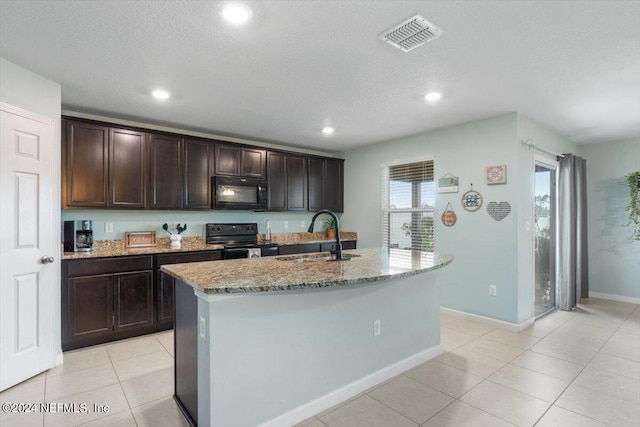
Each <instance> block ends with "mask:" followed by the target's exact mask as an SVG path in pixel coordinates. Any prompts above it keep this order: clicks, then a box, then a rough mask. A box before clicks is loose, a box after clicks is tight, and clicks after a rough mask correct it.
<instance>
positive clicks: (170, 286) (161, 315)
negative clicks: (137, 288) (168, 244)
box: [156, 250, 222, 325]
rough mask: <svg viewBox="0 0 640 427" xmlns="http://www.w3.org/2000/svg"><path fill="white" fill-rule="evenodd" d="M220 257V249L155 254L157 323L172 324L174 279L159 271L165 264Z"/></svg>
mask: <svg viewBox="0 0 640 427" xmlns="http://www.w3.org/2000/svg"><path fill="white" fill-rule="evenodd" d="M221 259H222V251H219V250H218V251H199V252H183V253H173V254H158V255H156V269H157V271H156V273H157V275H156V283H157V285H158V286H156V289H157V300H158V301H157V307H158V309H157V318H156V321H157V322H158V324H159V325H162V324H168V325H173V316H174V287H175V279H174V278H173V277H172V276H170V275H168V274H165V273H163V272H162V271H160V267H162V266H163V265H167V264H181V263H187V262H201V261H218V260H221Z"/></svg>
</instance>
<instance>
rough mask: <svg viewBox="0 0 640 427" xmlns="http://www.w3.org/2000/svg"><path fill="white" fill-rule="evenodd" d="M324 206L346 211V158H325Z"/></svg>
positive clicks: (335, 210) (336, 210)
mask: <svg viewBox="0 0 640 427" xmlns="http://www.w3.org/2000/svg"><path fill="white" fill-rule="evenodd" d="M324 186H325V187H324V194H325V196H324V206H325V208H326V209H329V210H331V211H334V212H344V192H343V188H344V160H339V159H325V173H324Z"/></svg>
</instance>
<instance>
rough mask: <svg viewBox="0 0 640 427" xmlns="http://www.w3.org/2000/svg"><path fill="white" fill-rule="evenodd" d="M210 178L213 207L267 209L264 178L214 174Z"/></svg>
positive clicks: (265, 181)
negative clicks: (211, 181)
mask: <svg viewBox="0 0 640 427" xmlns="http://www.w3.org/2000/svg"><path fill="white" fill-rule="evenodd" d="M212 180H213V185H212V188H213V197H212V199H213V208H214V209H244V210H254V211H264V210H266V209H267V180H266V179H257V178H240V177H231V176H214V177H213V178H212Z"/></svg>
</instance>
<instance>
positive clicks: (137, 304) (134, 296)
mask: <svg viewBox="0 0 640 427" xmlns="http://www.w3.org/2000/svg"><path fill="white" fill-rule="evenodd" d="M114 286H115V288H114V294H115V301H114V320H113V321H114V324H113V327H114V330H116V331H119V330H123V329H131V328H140V327H144V326H151V325H153V323H154V322H153V272H152V271H141V272H135V273H121V274H115V275H114Z"/></svg>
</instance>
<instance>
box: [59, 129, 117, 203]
mask: <svg viewBox="0 0 640 427" xmlns="http://www.w3.org/2000/svg"><path fill="white" fill-rule="evenodd" d="M64 136H65V139H64V141H63V144H62V148H63V154H62V158H63V174H64V175H65V176H64V178H63V180H62V181H63V188H62V194H63V200H62V207H63V208H75V207H78V208H106V207H108V206H109V200H108V191H107V187H108V185H109V128H108V127H105V126H98V125H93V124H87V123H82V122H73V121H67V122H66V129H65V133H64Z"/></svg>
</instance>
